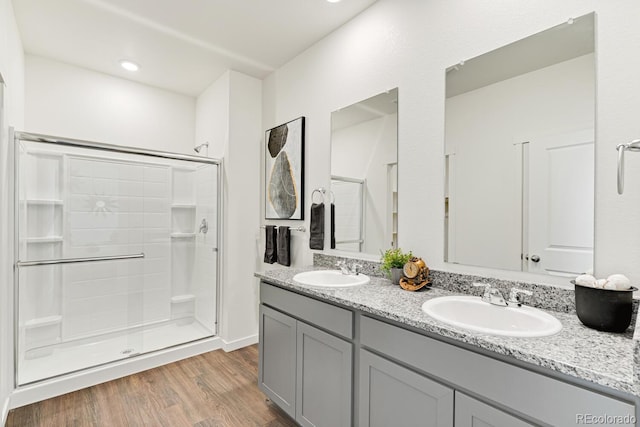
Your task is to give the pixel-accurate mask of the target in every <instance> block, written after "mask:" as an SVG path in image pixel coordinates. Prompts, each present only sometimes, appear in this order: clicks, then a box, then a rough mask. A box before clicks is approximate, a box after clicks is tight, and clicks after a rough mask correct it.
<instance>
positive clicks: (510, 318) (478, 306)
mask: <svg viewBox="0 0 640 427" xmlns="http://www.w3.org/2000/svg"><path fill="white" fill-rule="evenodd" d="M422 311H424V312H425V313H427V314H428V315H429V316H431V317H433V318H434V319H436V320H440V321H441V322H445V323H448V324H450V325H453V326H457V327H460V328H464V329H469V330H472V331H476V332H481V333H483V334H491V335H502V336H510V337H544V336H548V335H553V334H555V333H557V332H560V330H561V329H562V324H561V323H560V321H559V320H558V319H556V318H555V317H553V316H552V315H550V314H548V313H545V312H544V311H542V310H538V309H537V308H533V307H527V306H522V307H501V306H497V305H493V304H489V303H488V302H484V301H482V299H481V298H480V297H472V296H450V297H439V298H434V299H432V300H429V301H426V302H425V303H424V304H422Z"/></svg>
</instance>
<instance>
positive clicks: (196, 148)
mask: <svg viewBox="0 0 640 427" xmlns="http://www.w3.org/2000/svg"><path fill="white" fill-rule="evenodd" d="M202 147H209V143H208V142H205V143H204V144H200V145H198V146H196V147H193V151H195V152H196V153H199V152H200V150H202Z"/></svg>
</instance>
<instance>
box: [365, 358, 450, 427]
mask: <svg viewBox="0 0 640 427" xmlns="http://www.w3.org/2000/svg"><path fill="white" fill-rule="evenodd" d="M453 393H454V392H453V389H451V388H449V387H445V386H443V385H442V384H439V383H437V382H435V381H432V380H430V379H429V378H426V377H425V376H423V375H420V374H418V373H416V372H414V371H411V370H409V369H407V368H404V367H402V366H400V365H398V364H396V363H393V362H391V361H389V360H386V359H384V358H382V357H379V356H377V355H375V354H373V353H371V352H369V351H366V350H361V351H360V402H359V415H360V425H361V426H369V427H387V426H394V427H403V426H406V427H413V426H425V427H426V426H433V427H451V426H452V425H453V397H454V394H453Z"/></svg>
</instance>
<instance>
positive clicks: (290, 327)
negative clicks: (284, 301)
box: [258, 305, 296, 418]
mask: <svg viewBox="0 0 640 427" xmlns="http://www.w3.org/2000/svg"><path fill="white" fill-rule="evenodd" d="M258 350H259V354H260V357H259V362H258V386H259V387H260V389H261V390H262V391H263V392H264V393H265V394H266V395H267V396H269V398H270V399H271V400H272V401H273V402H275V403H276V404H277V405H278V406H279V407H280V408H282V409H283V410H284V411H285V412H286V413H287V414H289V416H291V417H292V418H294V417H295V416H296V320H295V319H293V318H292V317H289V316H286V315H284V314H282V313H280V312H278V311H275V310H272V309H270V308H269V307H265V306H264V305H260V342H259V345H258Z"/></svg>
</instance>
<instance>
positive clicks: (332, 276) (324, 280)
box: [293, 270, 369, 288]
mask: <svg viewBox="0 0 640 427" xmlns="http://www.w3.org/2000/svg"><path fill="white" fill-rule="evenodd" d="M293 281H294V282H296V283H297V284H299V285H303V286H312V287H318V288H348V287H351V286H360V285H365V284H367V283H369V276H367V275H364V274H357V275H351V274H342V272H341V271H339V270H316V271H305V272H304V273H298V274H296V275H295V276H293Z"/></svg>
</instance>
